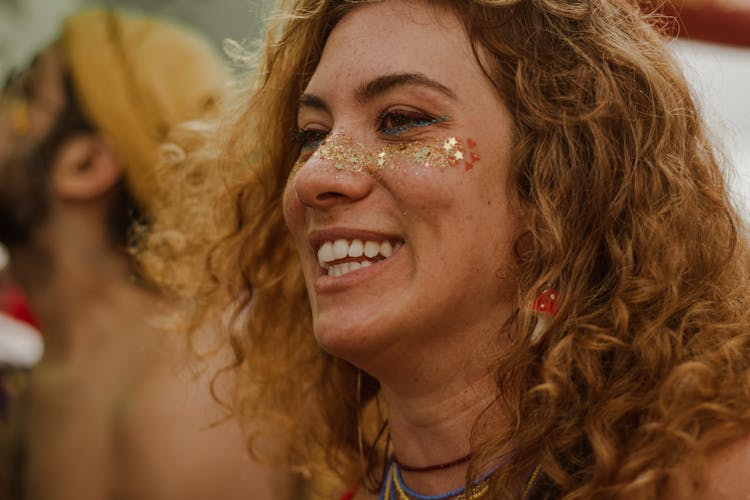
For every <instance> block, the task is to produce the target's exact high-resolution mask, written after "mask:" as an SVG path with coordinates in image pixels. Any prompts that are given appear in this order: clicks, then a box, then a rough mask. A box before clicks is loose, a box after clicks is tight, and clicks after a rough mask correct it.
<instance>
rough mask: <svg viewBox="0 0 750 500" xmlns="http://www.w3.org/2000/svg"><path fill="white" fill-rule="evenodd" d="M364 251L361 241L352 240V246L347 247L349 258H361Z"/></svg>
mask: <svg viewBox="0 0 750 500" xmlns="http://www.w3.org/2000/svg"><path fill="white" fill-rule="evenodd" d="M364 250H365V244H364V243H362V240H352V244H351V245H350V246H349V257H362V252H364Z"/></svg>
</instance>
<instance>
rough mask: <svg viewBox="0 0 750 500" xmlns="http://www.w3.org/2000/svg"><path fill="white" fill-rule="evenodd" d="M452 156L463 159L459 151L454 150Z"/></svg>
mask: <svg viewBox="0 0 750 500" xmlns="http://www.w3.org/2000/svg"><path fill="white" fill-rule="evenodd" d="M453 158H455V159H456V160H463V159H464V154H463V153H462V152H461V151H456V152H455V153H453Z"/></svg>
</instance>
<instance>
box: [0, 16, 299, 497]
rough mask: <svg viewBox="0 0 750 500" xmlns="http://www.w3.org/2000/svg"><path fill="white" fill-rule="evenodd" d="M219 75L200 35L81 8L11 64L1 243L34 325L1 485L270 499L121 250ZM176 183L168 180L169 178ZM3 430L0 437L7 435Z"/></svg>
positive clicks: (266, 478) (75, 493)
mask: <svg viewBox="0 0 750 500" xmlns="http://www.w3.org/2000/svg"><path fill="white" fill-rule="evenodd" d="M225 82H226V75H225V73H224V70H223V67H222V65H221V64H220V63H219V62H218V60H217V59H216V58H215V57H214V55H213V53H212V52H211V51H210V50H209V49H208V48H207V46H206V45H205V44H204V42H203V41H202V40H200V39H199V38H198V37H196V36H195V35H193V34H190V33H188V32H187V31H185V30H184V29H182V28H178V27H176V26H173V25H169V24H165V23H163V22H158V21H155V20H153V19H148V18H144V17H140V16H137V15H126V14H123V13H117V12H113V11H104V10H92V11H88V12H84V13H81V14H78V15H76V16H73V17H71V18H70V19H68V20H67V21H66V23H65V25H64V29H63V31H62V35H61V37H60V38H59V40H58V41H57V42H55V43H54V44H53V45H52V46H50V47H48V48H47V49H46V50H44V51H43V52H42V53H41V54H40V55H39V56H38V57H37V58H36V59H35V61H34V62H33V64H32V65H31V67H30V68H28V69H27V70H26V71H24V72H22V73H20V74H17V75H15V76H13V77H11V78H10V79H8V82H7V84H6V85H5V87H4V89H3V91H2V99H0V242H2V243H4V244H5V245H6V246H7V247H8V249H9V253H10V260H11V266H12V267H11V269H12V272H13V275H14V278H15V279H16V280H17V281H18V282H19V284H20V285H21V286H22V287H23V289H24V290H25V292H26V294H27V295H28V298H29V302H30V304H31V308H32V310H33V311H34V313H35V315H36V318H37V320H38V321H39V324H40V325H41V330H42V331H43V332H44V335H45V344H46V345H45V354H44V357H43V359H42V361H41V363H40V364H39V365H38V366H36V367H35V368H34V369H33V371H32V372H31V376H30V379H29V382H28V389H27V391H26V394H25V396H24V399H23V405H22V406H21V408H20V409H19V411H17V412H15V413H16V414H15V418H14V419H13V426H12V428H11V431H12V432H10V431H9V432H6V433H5V436H4V437H6V438H10V439H9V440H10V441H11V444H10V446H9V447H6V449H5V462H6V465H5V467H6V476H7V477H8V478H9V481H8V482H9V483H10V484H9V485H5V486H6V490H5V491H2V492H0V497H2V498H6V497H8V496H10V497H11V498H31V499H34V500H46V499H54V500H67V499H71V500H72V499H75V500H88V499H91V500H104V499H115V498H117V499H139V500H148V499H159V500H170V499H175V500H177V499H179V500H190V499H196V500H197V499H226V500H231V499H245V500H246V499H254V500H262V499H280V498H290V495H293V494H294V493H293V492H292V489H291V484H292V482H291V481H290V480H289V478H288V477H287V476H282V475H279V474H276V473H273V472H270V471H267V470H265V469H262V468H261V467H260V466H258V465H257V464H254V463H253V462H252V461H251V460H250V459H249V457H248V456H247V455H246V452H245V449H244V446H243V440H242V437H241V435H240V432H239V429H238V428H237V427H236V424H235V423H234V422H233V421H226V422H223V423H220V424H217V422H218V421H219V420H220V418H221V417H222V416H223V413H222V412H221V411H220V408H219V407H218V405H217V403H216V402H215V401H214V400H213V399H212V397H211V394H210V392H209V388H208V381H207V380H206V379H205V377H204V378H203V379H199V380H196V379H195V378H194V377H193V376H192V374H191V373H190V372H189V371H188V370H187V369H186V368H185V365H184V364H183V361H184V359H183V354H184V353H181V352H180V349H179V348H178V346H179V345H180V343H179V342H176V341H175V339H171V338H170V337H167V336H165V335H164V334H162V333H161V332H160V331H159V330H158V329H157V328H156V327H155V326H154V319H155V318H159V317H163V316H164V314H165V313H166V311H168V309H169V306H168V305H165V304H164V303H163V301H162V299H161V298H160V296H159V295H158V293H156V292H155V291H153V290H151V289H149V287H148V286H147V284H145V283H142V282H140V281H139V279H138V277H137V274H136V273H135V272H134V270H133V269H132V262H131V259H130V257H129V255H128V254H127V252H126V237H127V234H128V228H129V227H130V225H131V223H132V221H133V220H134V219H136V218H139V217H147V215H148V210H149V205H150V204H151V203H153V200H155V199H157V198H158V197H159V192H158V191H157V189H156V188H155V186H154V183H153V182H151V176H152V174H153V168H154V164H155V162H156V152H157V149H158V145H159V143H160V142H161V141H162V140H163V139H164V138H165V137H166V135H167V133H168V132H169V130H170V129H171V128H172V127H174V126H175V125H177V124H178V123H180V122H182V121H185V120H191V119H197V118H201V117H202V116H205V115H206V114H209V115H210V114H211V113H212V112H213V111H214V110H215V107H216V106H217V103H218V102H219V101H220V100H221V97H222V93H223V92H224V86H225ZM178 188H179V187H178V186H176V187H175V189H178ZM6 441H7V440H6Z"/></svg>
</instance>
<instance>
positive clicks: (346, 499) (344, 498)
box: [339, 488, 357, 500]
mask: <svg viewBox="0 0 750 500" xmlns="http://www.w3.org/2000/svg"><path fill="white" fill-rule="evenodd" d="M356 492H357V488H354V489H352V490H350V491H347V492H346V493H344V495H343V496H342V497H341V498H340V499H339V500H352V498H354V494H355V493H356Z"/></svg>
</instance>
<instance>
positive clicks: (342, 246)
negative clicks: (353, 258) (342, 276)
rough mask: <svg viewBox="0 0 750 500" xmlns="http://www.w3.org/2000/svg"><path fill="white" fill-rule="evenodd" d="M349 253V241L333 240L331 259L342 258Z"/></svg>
mask: <svg viewBox="0 0 750 500" xmlns="http://www.w3.org/2000/svg"><path fill="white" fill-rule="evenodd" d="M348 253H349V242H348V241H346V240H336V241H334V242H333V260H336V259H343V258H344V257H346V256H347V254H348Z"/></svg>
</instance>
